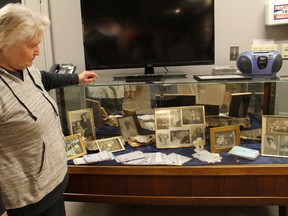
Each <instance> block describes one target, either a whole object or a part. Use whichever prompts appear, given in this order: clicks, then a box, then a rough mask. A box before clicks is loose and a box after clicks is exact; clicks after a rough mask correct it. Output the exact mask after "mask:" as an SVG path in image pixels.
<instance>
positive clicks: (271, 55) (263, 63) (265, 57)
mask: <svg viewBox="0 0 288 216" xmlns="http://www.w3.org/2000/svg"><path fill="white" fill-rule="evenodd" d="M282 63H283V61H282V56H281V54H280V53H278V52H277V51H269V52H250V51H247V52H243V53H241V54H240V55H239V56H238V58H237V67H238V69H239V70H240V71H241V72H242V73H244V74H247V75H273V74H275V73H277V72H278V71H279V70H280V69H281V67H282Z"/></svg>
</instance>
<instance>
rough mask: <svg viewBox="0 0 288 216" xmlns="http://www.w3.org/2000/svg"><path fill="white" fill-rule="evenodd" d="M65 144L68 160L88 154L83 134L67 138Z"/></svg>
mask: <svg viewBox="0 0 288 216" xmlns="http://www.w3.org/2000/svg"><path fill="white" fill-rule="evenodd" d="M65 144H66V145H65V150H66V154H67V160H71V159H74V158H77V157H81V156H83V155H86V154H87V151H86V148H85V144H84V142H83V137H82V135H81V134H73V135H70V136H66V137H65Z"/></svg>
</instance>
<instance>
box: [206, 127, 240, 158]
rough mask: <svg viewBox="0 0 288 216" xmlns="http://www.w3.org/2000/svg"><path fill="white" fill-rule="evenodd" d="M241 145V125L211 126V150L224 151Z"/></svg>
mask: <svg viewBox="0 0 288 216" xmlns="http://www.w3.org/2000/svg"><path fill="white" fill-rule="evenodd" d="M238 145H240V126H239V125H233V126H223V127H214V128H210V147H211V152H213V153H215V152H223V151H228V150H230V149H231V148H232V147H233V146H238Z"/></svg>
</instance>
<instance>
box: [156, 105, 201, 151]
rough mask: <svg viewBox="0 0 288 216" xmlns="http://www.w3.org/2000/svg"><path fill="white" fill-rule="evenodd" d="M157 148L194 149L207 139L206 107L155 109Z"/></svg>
mask: <svg viewBox="0 0 288 216" xmlns="http://www.w3.org/2000/svg"><path fill="white" fill-rule="evenodd" d="M154 113H155V128H156V130H155V134H156V147H157V148H159V149H160V148H181V147H192V146H193V141H195V140H197V138H202V139H203V140H204V139H205V113H204V106H183V107H169V108H168V107H167V108H155V109H154Z"/></svg>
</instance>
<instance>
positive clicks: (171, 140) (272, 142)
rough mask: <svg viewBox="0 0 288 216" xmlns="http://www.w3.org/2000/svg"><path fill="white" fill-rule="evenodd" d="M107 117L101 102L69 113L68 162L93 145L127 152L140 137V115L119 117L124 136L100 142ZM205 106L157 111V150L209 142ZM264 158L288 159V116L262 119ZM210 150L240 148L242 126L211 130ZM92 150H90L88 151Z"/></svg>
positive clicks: (216, 151) (155, 130) (263, 117)
mask: <svg viewBox="0 0 288 216" xmlns="http://www.w3.org/2000/svg"><path fill="white" fill-rule="evenodd" d="M103 116H108V115H107V113H106V112H105V109H104V108H103V107H101V104H100V102H99V101H96V100H90V99H87V100H86V108H85V109H80V110H74V111H68V112H67V123H68V128H69V133H70V135H69V136H66V137H65V141H66V153H67V160H71V159H74V158H77V157H81V156H83V155H85V154H87V150H86V149H87V146H88V145H89V143H93V144H94V145H95V146H96V147H95V148H94V150H99V152H104V151H105V152H106V151H107V152H117V151H123V150H125V147H124V145H125V142H127V141H128V140H129V138H130V137H134V136H137V135H138V132H139V127H141V126H140V124H139V122H138V120H137V116H136V114H135V112H134V115H127V116H123V117H118V118H117V123H118V125H117V126H118V127H119V129H120V131H121V136H115V137H110V138H103V139H96V130H95V128H103V127H104V120H103ZM205 119H206V118H205V107H204V106H202V105H195V106H178V107H163V108H154V124H155V128H154V133H155V143H156V148H157V149H167V148H182V147H196V144H197V143H199V140H200V141H202V144H203V143H204V144H203V146H204V145H205V140H206V137H205V136H206V133H205V130H206V122H205V121H206V120H205ZM261 137H262V139H261V155H264V156H274V157H288V117H285V116H274V115H273V116H272V115H271V116H269V115H263V116H262V136H261ZM209 138H210V151H211V152H212V153H218V152H223V151H229V150H230V149H232V148H233V147H234V146H239V145H240V126H239V125H230V126H220V127H210V129H209ZM88 150H89V149H88Z"/></svg>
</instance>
